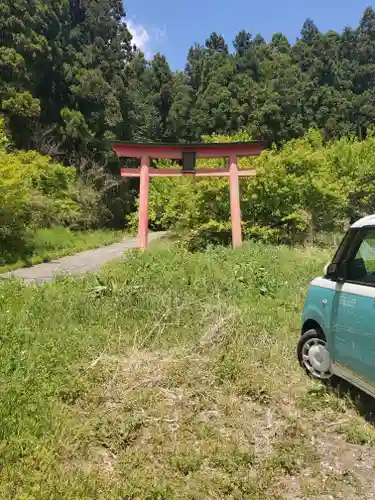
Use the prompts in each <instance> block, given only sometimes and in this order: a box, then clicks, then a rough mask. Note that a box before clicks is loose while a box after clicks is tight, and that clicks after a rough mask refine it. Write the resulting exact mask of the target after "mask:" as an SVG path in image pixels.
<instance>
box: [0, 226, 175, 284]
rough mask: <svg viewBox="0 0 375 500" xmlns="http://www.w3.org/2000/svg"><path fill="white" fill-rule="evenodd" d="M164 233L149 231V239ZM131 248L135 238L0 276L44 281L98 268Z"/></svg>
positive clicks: (133, 246) (156, 237) (37, 281)
mask: <svg viewBox="0 0 375 500" xmlns="http://www.w3.org/2000/svg"><path fill="white" fill-rule="evenodd" d="M164 235H165V233H162V232H160V233H150V234H149V241H150V242H151V241H154V240H157V239H159V238H161V237H162V236H164ZM131 248H137V238H129V239H126V240H123V241H121V242H120V243H114V244H113V245H108V246H105V247H101V248H96V249H94V250H86V251H85V252H81V253H78V254H76V255H70V256H68V257H62V258H61V259H57V260H52V261H51V262H46V263H45V264H38V265H37V266H33V267H25V268H22V269H16V270H15V271H10V272H8V273H4V274H0V278H11V277H12V276H14V277H17V278H22V279H23V280H24V281H25V283H44V282H45V281H50V280H52V279H53V278H54V277H55V276H58V275H67V274H74V275H79V274H84V273H87V272H89V271H95V270H96V269H99V268H100V267H102V266H103V265H104V264H106V263H107V262H110V261H111V260H116V259H121V258H122V256H123V255H124V252H126V250H130V249H131Z"/></svg>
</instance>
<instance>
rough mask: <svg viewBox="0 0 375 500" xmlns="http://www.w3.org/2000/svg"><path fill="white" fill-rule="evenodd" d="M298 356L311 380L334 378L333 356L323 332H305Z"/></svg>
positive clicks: (298, 347) (299, 345) (300, 342)
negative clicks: (332, 369) (332, 368)
mask: <svg viewBox="0 0 375 500" xmlns="http://www.w3.org/2000/svg"><path fill="white" fill-rule="evenodd" d="M297 356H298V361H299V363H300V365H301V366H302V368H303V369H304V370H305V371H306V373H307V374H308V375H309V376H310V377H311V378H314V379H317V380H322V381H327V380H329V379H330V378H331V377H332V371H331V356H330V353H329V350H328V347H327V341H326V339H325V337H324V335H323V333H322V332H320V331H318V330H308V331H307V332H305V333H304V334H303V335H302V336H301V338H300V341H299V342H298V346H297Z"/></svg>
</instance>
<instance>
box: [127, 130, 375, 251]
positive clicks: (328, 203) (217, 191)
mask: <svg viewBox="0 0 375 500" xmlns="http://www.w3.org/2000/svg"><path fill="white" fill-rule="evenodd" d="M205 139H206V141H215V142H228V141H230V140H233V141H236V140H246V139H249V137H246V136H244V134H241V136H235V137H223V136H213V137H210V138H205ZM223 165H224V164H223V160H200V161H198V168H199V167H206V168H212V167H217V166H223ZM239 165H240V167H255V168H256V169H257V176H256V177H255V178H243V179H242V180H241V183H240V189H241V210H242V223H243V231H244V235H245V238H247V239H258V240H262V241H267V242H274V243H303V242H306V241H313V240H314V239H315V238H316V237H317V235H322V234H327V233H335V232H338V233H342V231H343V229H344V227H345V225H346V224H347V223H348V221H350V220H352V219H357V218H359V217H362V216H363V215H365V214H368V213H372V212H373V211H374V207H375V183H374V182H373V180H374V179H375V138H374V137H372V136H370V137H368V138H367V139H366V140H365V141H358V140H356V139H350V138H343V139H341V140H339V141H336V142H332V143H328V144H324V143H323V139H322V135H321V133H320V132H318V131H315V130H311V131H309V133H308V134H307V135H306V136H305V137H303V138H300V139H295V140H292V141H289V142H287V143H286V144H285V145H284V146H283V147H282V148H281V149H277V148H275V147H274V148H272V149H270V150H267V151H265V152H263V153H262V154H261V156H260V157H258V158H242V159H240V161H239ZM163 166H165V163H164V164H163ZM169 166H170V164H169ZM131 222H132V224H133V225H134V224H136V218H135V216H133V219H132V221H131ZM150 224H151V226H152V227H154V228H158V229H170V228H172V229H174V230H176V232H178V233H179V234H180V235H182V236H181V238H182V240H183V242H184V243H185V244H186V245H187V246H188V247H189V248H191V249H199V248H204V247H206V246H207V245H209V244H217V243H220V244H226V243H228V242H230V237H231V231H230V204H229V186H228V180H227V179H212V178H207V179H205V178H199V179H195V178H191V177H183V178H178V179H153V180H152V182H151V184H150ZM323 239H324V238H323Z"/></svg>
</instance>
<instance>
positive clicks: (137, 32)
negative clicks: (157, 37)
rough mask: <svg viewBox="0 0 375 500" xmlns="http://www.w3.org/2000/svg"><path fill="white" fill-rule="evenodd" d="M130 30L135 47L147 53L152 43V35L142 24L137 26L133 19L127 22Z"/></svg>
mask: <svg viewBox="0 0 375 500" xmlns="http://www.w3.org/2000/svg"><path fill="white" fill-rule="evenodd" d="M127 25H128V30H129V31H130V33H131V35H132V37H133V40H132V42H133V43H134V45H136V46H137V48H138V49H139V50H141V51H142V52H145V53H146V52H147V49H148V45H149V43H150V34H149V32H148V31H147V29H146V28H145V27H144V26H143V25H142V24H137V23H135V22H134V21H132V20H131V19H129V20H128V21H127Z"/></svg>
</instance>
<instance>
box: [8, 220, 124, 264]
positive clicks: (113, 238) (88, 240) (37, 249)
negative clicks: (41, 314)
mask: <svg viewBox="0 0 375 500" xmlns="http://www.w3.org/2000/svg"><path fill="white" fill-rule="evenodd" d="M124 237H125V232H124V231H120V230H109V229H95V230H90V231H72V230H70V229H68V228H64V227H51V228H46V229H37V230H36V232H35V236H34V238H33V247H34V251H33V255H32V256H30V258H29V259H28V260H19V261H17V262H13V263H12V264H7V265H4V266H0V273H4V272H6V271H10V270H12V269H18V268H21V267H26V266H29V265H36V264H41V263H42V262H49V261H50V260H53V259H58V258H60V257H64V256H65V255H73V254H75V253H78V252H83V251H84V250H90V249H91V248H98V247H101V246H105V245H110V244H111V243H116V242H117V241H121V240H122V239H123V238H124Z"/></svg>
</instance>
